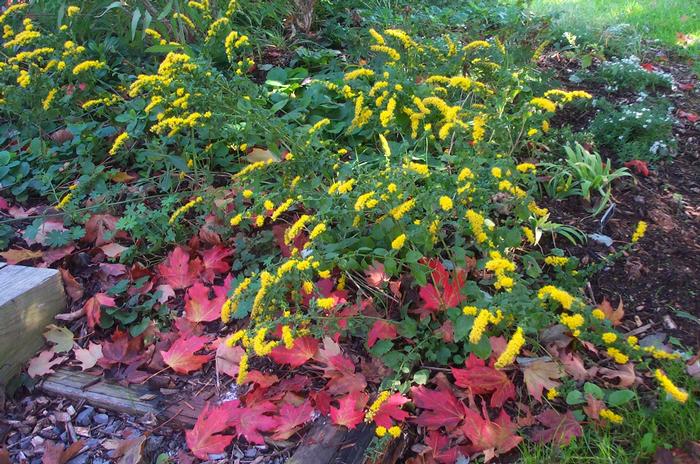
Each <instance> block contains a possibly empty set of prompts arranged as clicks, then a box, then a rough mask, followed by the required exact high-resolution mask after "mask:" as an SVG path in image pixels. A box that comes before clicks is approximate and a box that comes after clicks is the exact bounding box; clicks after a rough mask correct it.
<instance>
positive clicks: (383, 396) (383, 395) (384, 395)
mask: <svg viewBox="0 0 700 464" xmlns="http://www.w3.org/2000/svg"><path fill="white" fill-rule="evenodd" d="M390 396H391V392H389V391H386V390H385V391H383V392H380V393H379V395H377V399H376V400H374V402H373V403H372V404H371V405H370V407H369V409H368V410H367V412H366V413H365V422H368V423H369V422H372V421H373V420H374V416H376V415H377V411H379V408H380V407H382V404H384V403H385V402H386V400H388V399H389V397H390Z"/></svg>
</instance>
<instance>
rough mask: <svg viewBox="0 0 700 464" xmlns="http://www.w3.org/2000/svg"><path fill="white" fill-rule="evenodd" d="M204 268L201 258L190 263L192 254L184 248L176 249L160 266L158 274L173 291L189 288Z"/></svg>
mask: <svg viewBox="0 0 700 464" xmlns="http://www.w3.org/2000/svg"><path fill="white" fill-rule="evenodd" d="M201 268H202V262H201V261H200V260H199V258H197V259H194V260H191V261H190V254H189V253H188V252H187V251H185V249H184V248H182V247H176V248H175V249H174V250H173V251H171V252H170V253H169V254H168V257H167V258H166V259H165V261H163V262H162V263H161V264H159V265H158V272H159V273H160V275H161V277H162V278H163V279H164V280H165V283H167V284H168V285H170V286H171V287H172V288H173V289H175V290H177V289H180V288H187V287H189V286H190V285H192V284H193V283H194V282H195V281H196V280H197V278H198V276H199V272H200V271H201Z"/></svg>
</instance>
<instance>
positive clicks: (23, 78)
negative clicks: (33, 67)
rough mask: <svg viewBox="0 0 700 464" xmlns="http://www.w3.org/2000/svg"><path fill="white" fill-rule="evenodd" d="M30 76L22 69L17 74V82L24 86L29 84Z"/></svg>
mask: <svg viewBox="0 0 700 464" xmlns="http://www.w3.org/2000/svg"><path fill="white" fill-rule="evenodd" d="M31 82H32V78H31V76H30V75H29V73H28V72H27V71H25V70H24V69H23V70H21V71H20V72H19V76H17V83H18V84H19V85H20V87H24V88H26V87H27V86H29V84H31Z"/></svg>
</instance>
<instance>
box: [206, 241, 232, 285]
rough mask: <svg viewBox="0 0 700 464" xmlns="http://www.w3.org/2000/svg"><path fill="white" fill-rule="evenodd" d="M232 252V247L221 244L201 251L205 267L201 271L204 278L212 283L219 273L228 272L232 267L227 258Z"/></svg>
mask: <svg viewBox="0 0 700 464" xmlns="http://www.w3.org/2000/svg"><path fill="white" fill-rule="evenodd" d="M232 254H233V250H232V249H230V248H226V247H223V246H221V245H217V246H215V247H212V248H210V249H209V250H205V251H203V252H201V256H202V267H203V269H202V273H201V278H202V280H204V281H205V282H209V283H212V282H213V281H214V278H215V277H216V276H217V275H219V274H225V273H227V272H228V271H229V270H230V269H231V265H230V264H229V263H227V262H226V258H228V257H229V256H231V255H232Z"/></svg>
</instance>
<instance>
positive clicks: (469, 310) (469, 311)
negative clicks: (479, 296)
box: [462, 306, 479, 316]
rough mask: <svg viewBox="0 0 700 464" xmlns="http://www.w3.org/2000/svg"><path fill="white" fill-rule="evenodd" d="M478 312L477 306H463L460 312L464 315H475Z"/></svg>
mask: <svg viewBox="0 0 700 464" xmlns="http://www.w3.org/2000/svg"><path fill="white" fill-rule="evenodd" d="M478 312H479V308H477V307H476V306H465V307H464V308H462V313H463V314H464V315H465V316H476V314H477V313H478Z"/></svg>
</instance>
